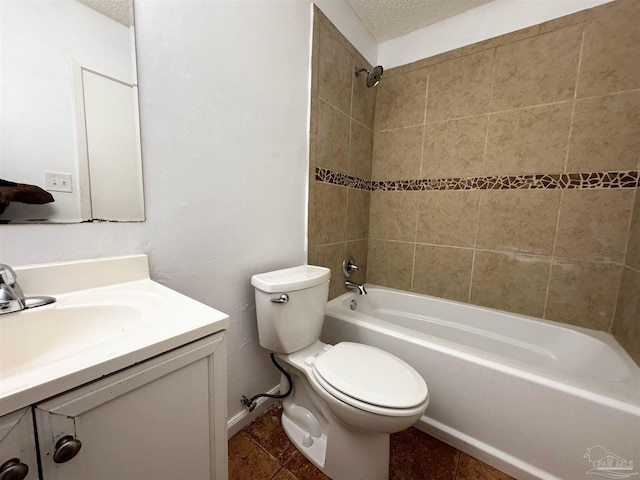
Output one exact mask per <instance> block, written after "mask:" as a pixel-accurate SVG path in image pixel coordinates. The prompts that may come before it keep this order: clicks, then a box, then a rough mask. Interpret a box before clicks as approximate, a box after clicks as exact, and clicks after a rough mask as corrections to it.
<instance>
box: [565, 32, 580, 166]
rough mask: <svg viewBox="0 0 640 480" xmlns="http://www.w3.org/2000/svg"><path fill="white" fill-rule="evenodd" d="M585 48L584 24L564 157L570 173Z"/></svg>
mask: <svg viewBox="0 0 640 480" xmlns="http://www.w3.org/2000/svg"><path fill="white" fill-rule="evenodd" d="M583 50H584V26H583V27H582V37H581V40H580V51H579V53H578V67H577V68H576V82H575V85H574V87H573V101H572V102H573V105H572V106H571V119H570V120H569V135H568V137H567V152H566V154H565V157H564V172H565V173H568V172H567V170H568V169H569V154H570V153H571V134H572V133H573V122H574V118H575V114H576V103H577V98H578V82H579V80H580V68H581V66H582V52H583Z"/></svg>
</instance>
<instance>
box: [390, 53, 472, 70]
mask: <svg viewBox="0 0 640 480" xmlns="http://www.w3.org/2000/svg"><path fill="white" fill-rule="evenodd" d="M463 54H464V48H456V49H455V50H449V51H448V52H444V53H440V54H438V55H434V56H433V57H428V58H421V59H420V60H416V61H415V62H411V63H407V64H406V65H401V66H399V67H394V68H392V69H390V70H389V74H390V75H399V74H402V73H408V72H411V71H413V70H418V69H420V68H425V67H429V66H431V65H435V64H436V63H442V62H447V61H449V60H453V59H454V58H458V57H461V56H462V55H463Z"/></svg>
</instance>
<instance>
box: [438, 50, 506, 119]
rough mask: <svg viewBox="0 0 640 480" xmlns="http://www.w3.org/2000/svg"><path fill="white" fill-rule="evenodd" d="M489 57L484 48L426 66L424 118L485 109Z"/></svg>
mask: <svg viewBox="0 0 640 480" xmlns="http://www.w3.org/2000/svg"><path fill="white" fill-rule="evenodd" d="M493 60H494V51H493V50H487V51H484V52H480V53H476V54H473V55H467V56H464V57H459V58H456V59H454V60H451V61H448V62H444V63H439V64H437V65H434V66H432V67H429V68H430V74H429V94H428V97H427V122H437V121H439V120H448V119H451V118H460V117H468V116H472V115H479V114H482V113H487V112H488V111H489V101H490V98H491V81H492V76H493Z"/></svg>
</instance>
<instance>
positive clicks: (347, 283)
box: [344, 280, 367, 295]
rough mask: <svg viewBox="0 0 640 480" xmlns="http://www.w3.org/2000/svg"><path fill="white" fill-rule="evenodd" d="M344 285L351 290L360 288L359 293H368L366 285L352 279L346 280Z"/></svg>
mask: <svg viewBox="0 0 640 480" xmlns="http://www.w3.org/2000/svg"><path fill="white" fill-rule="evenodd" d="M344 286H345V287H347V289H349V290H358V294H359V295H366V294H367V291H366V290H365V288H364V285H362V284H360V283H356V282H352V281H351V280H346V281H345V282H344Z"/></svg>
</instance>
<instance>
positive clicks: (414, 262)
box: [409, 225, 418, 292]
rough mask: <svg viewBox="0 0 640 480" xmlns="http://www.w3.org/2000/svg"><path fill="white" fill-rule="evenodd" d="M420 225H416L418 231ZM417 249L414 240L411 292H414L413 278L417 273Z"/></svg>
mask: <svg viewBox="0 0 640 480" xmlns="http://www.w3.org/2000/svg"><path fill="white" fill-rule="evenodd" d="M417 229H418V227H417V225H416V231H417ZM416 250H417V244H416V243H415V242H414V243H413V264H412V265H411V287H410V290H409V291H411V292H413V279H414V277H415V275H416Z"/></svg>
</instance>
